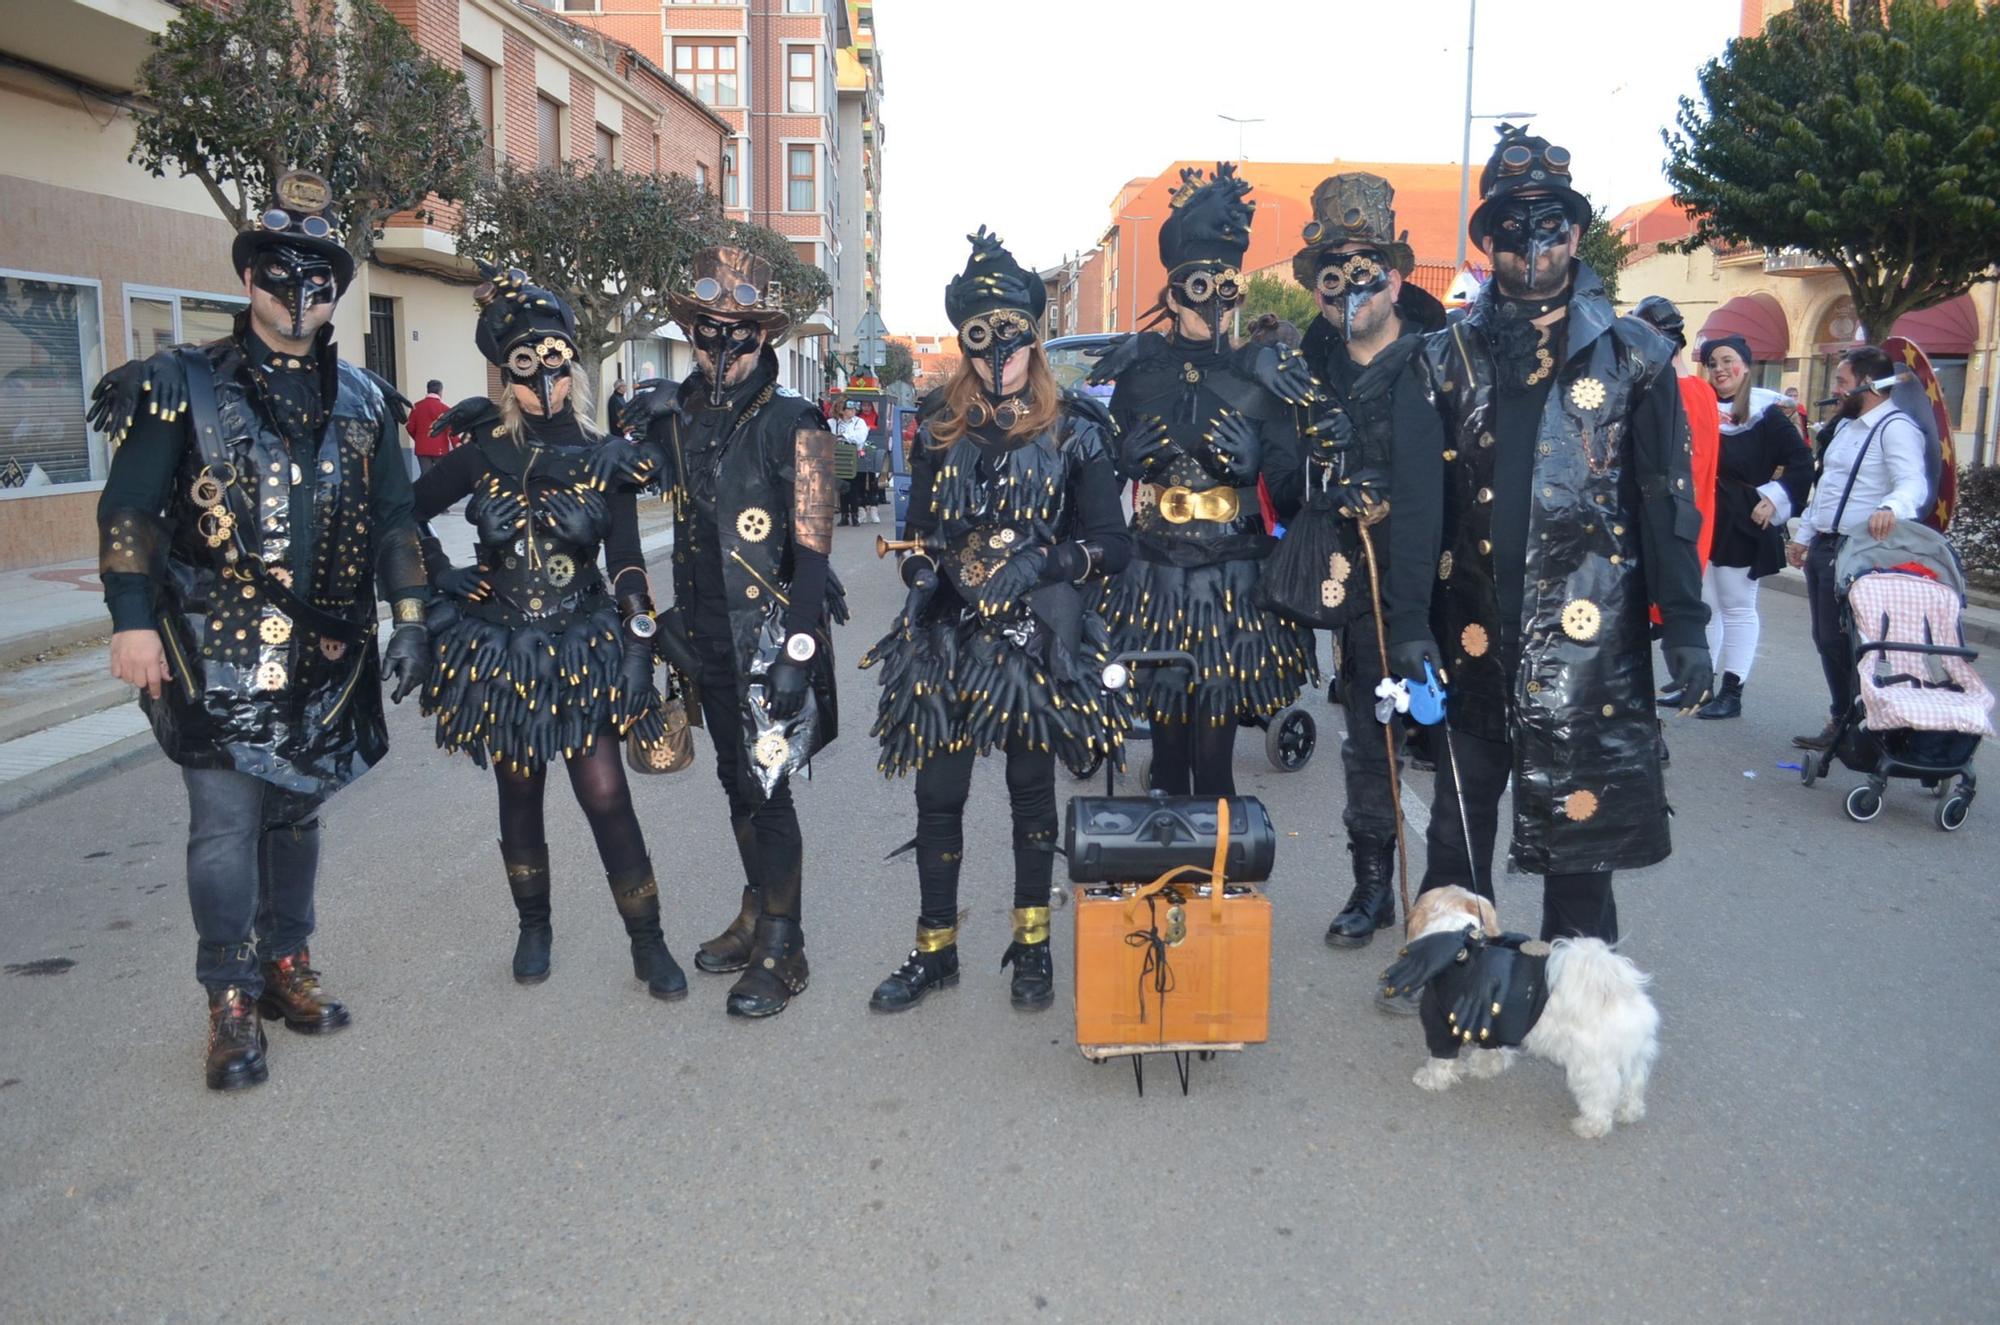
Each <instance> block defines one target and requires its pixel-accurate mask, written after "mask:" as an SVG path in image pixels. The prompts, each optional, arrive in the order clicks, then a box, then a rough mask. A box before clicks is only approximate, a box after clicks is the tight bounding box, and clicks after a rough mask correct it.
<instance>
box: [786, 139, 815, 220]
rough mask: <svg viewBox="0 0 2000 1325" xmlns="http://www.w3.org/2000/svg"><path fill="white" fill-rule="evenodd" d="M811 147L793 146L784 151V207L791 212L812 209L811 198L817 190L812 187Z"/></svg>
mask: <svg viewBox="0 0 2000 1325" xmlns="http://www.w3.org/2000/svg"><path fill="white" fill-rule="evenodd" d="M813 184H814V179H813V149H812V148H810V147H793V148H789V149H787V150H786V152H785V209H786V210H787V211H793V212H810V211H812V210H813V198H814V197H815V195H816V194H817V192H818V190H817V189H815V188H814V187H813Z"/></svg>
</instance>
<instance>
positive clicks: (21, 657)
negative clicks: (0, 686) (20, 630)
mask: <svg viewBox="0 0 2000 1325" xmlns="http://www.w3.org/2000/svg"><path fill="white" fill-rule="evenodd" d="M110 636H111V618H110V617H107V616H105V615H104V614H103V613H101V612H100V613H96V614H93V615H92V616H91V618H90V620H88V621H80V622H77V623H76V624H75V625H69V626H57V627H55V628H54V629H53V630H37V631H33V632H30V633H29V634H26V635H9V636H7V637H6V638H5V639H0V667H6V666H9V665H10V664H13V663H17V662H25V661H27V660H28V659H30V658H32V657H34V656H35V655H36V654H38V653H48V652H51V651H52V650H55V649H67V648H69V647H70V646H71V645H73V644H81V643H83V642H84V641H85V640H92V639H98V638H100V637H102V638H105V639H109V638H110Z"/></svg>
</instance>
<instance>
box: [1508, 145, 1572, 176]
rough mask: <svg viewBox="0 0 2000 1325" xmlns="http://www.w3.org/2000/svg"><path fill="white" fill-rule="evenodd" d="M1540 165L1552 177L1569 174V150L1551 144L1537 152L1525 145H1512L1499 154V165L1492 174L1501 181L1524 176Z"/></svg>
mask: <svg viewBox="0 0 2000 1325" xmlns="http://www.w3.org/2000/svg"><path fill="white" fill-rule="evenodd" d="M1537 161H1539V162H1540V163H1541V167H1542V169H1543V170H1545V171H1547V172H1548V173H1549V174H1552V175H1567V174H1569V149H1568V148H1566V147H1556V146H1554V145H1553V144H1551V145H1550V146H1548V147H1544V148H1542V149H1541V150H1540V151H1539V152H1537V151H1536V150H1535V149H1534V148H1532V147H1529V146H1528V145H1527V144H1525V143H1514V144H1511V145H1509V146H1508V147H1505V148H1503V149H1502V150H1501V152H1500V161H1499V164H1498V165H1497V166H1496V167H1495V170H1494V173H1495V174H1496V175H1497V176H1498V177H1499V178H1501V179H1507V178H1509V177H1511V176H1515V175H1525V174H1527V173H1528V172H1529V171H1531V170H1533V169H1534V168H1535V164H1536V162H1537Z"/></svg>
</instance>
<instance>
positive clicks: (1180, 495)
mask: <svg viewBox="0 0 2000 1325" xmlns="http://www.w3.org/2000/svg"><path fill="white" fill-rule="evenodd" d="M1240 509H1242V508H1241V506H1240V505H1239V503H1238V500H1237V496H1236V489H1234V488H1207V489H1204V490H1203V491H1200V492H1196V491H1195V490H1194V489H1192V488H1183V487H1172V488H1166V489H1163V490H1162V491H1161V492H1160V518H1161V519H1163V520H1165V521H1167V523H1169V524H1187V523H1188V522H1190V521H1192V520H1234V519H1235V518H1236V513H1237V511H1239V510H1240Z"/></svg>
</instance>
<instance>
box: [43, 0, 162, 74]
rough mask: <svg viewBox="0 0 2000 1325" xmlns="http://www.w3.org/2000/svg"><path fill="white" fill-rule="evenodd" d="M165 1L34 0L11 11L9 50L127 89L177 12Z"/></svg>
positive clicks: (66, 71) (50, 65)
mask: <svg viewBox="0 0 2000 1325" xmlns="http://www.w3.org/2000/svg"><path fill="white" fill-rule="evenodd" d="M179 8H180V7H179V6H178V5H175V4H168V3H166V0H35V2H34V3H32V4H21V5H11V6H8V12H7V51H8V53H9V54H11V55H14V56H16V57H18V58H20V59H23V60H31V61H33V62H34V63H36V64H40V65H46V66H48V67H49V68H51V69H60V70H62V71H63V72H64V73H68V74H73V75H75V76H76V77H78V78H81V79H83V80H84V81H86V82H90V83H95V84H97V85H98V86H99V87H108V88H129V87H131V86H132V81H133V76H134V75H135V74H136V73H137V72H138V69H139V66H140V65H141V64H143V63H145V61H146V57H147V56H148V55H150V54H152V44H151V40H150V39H151V38H152V36H153V34H155V33H157V32H162V31H164V30H165V29H166V26H167V24H169V23H171V22H172V21H173V20H174V18H175V17H176V15H177V14H178V13H179Z"/></svg>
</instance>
